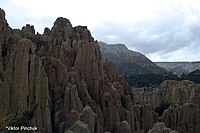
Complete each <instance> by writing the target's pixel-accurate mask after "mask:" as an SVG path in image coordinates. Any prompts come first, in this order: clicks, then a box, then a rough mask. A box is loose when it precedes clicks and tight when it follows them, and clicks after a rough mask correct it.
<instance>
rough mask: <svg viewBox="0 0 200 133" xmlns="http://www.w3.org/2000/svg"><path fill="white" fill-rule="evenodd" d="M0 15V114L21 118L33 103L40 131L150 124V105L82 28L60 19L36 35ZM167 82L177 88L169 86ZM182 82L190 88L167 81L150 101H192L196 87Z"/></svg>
mask: <svg viewBox="0 0 200 133" xmlns="http://www.w3.org/2000/svg"><path fill="white" fill-rule="evenodd" d="M0 19H1V21H0V52H1V55H0V92H1V93H0V100H1V103H0V108H1V110H0V118H2V117H5V116H6V115H7V114H8V113H10V111H11V112H12V113H14V114H16V115H17V116H22V115H23V114H24V113H23V112H26V111H27V110H28V111H30V110H32V109H33V108H34V107H36V106H37V107H36V110H35V111H34V117H33V119H32V121H33V122H34V123H35V124H36V125H37V126H38V127H39V130H38V131H39V132H41V133H43V132H44V131H45V132H47V133H52V132H59V133H62V132H74V133H75V132H79V131H80V132H81V131H82V132H87V133H90V132H91V133H103V132H111V133H115V132H121V131H122V130H125V131H127V132H138V133H139V132H147V131H148V130H149V129H150V128H152V126H153V124H154V123H155V122H156V117H155V114H154V112H153V111H152V108H151V105H150V104H147V103H144V102H143V104H141V105H138V104H137V105H136V104H135V100H134V95H133V90H132V88H131V87H130V86H129V85H128V83H127V82H126V81H125V80H124V78H123V77H122V76H120V75H118V74H117V71H116V68H115V64H114V63H112V62H102V61H101V54H100V49H99V46H98V44H97V41H94V39H93V37H92V36H91V33H90V31H89V30H88V29H87V27H85V26H77V27H74V28H73V27H72V25H71V23H70V21H69V20H68V19H66V18H62V17H60V18H58V19H57V20H56V21H55V22H54V26H53V27H52V28H51V29H48V28H45V30H44V34H42V35H40V34H35V29H34V27H33V26H31V25H26V26H25V27H23V28H22V30H12V29H11V28H10V27H9V26H8V24H7V21H6V19H5V13H4V11H3V10H0ZM171 84H172V85H175V87H176V88H178V89H177V90H176V91H174V89H171V88H173V87H171V88H169V86H170V85H171ZM176 84H178V85H176ZM181 85H182V86H187V88H194V89H191V90H190V91H189V90H187V91H183V92H182V90H181V88H182V86H179V83H176V82H172V83H171V82H170V83H168V82H166V83H165V84H164V85H163V86H161V88H163V89H161V90H162V91H163V93H162V92H161V91H160V90H158V91H156V92H154V95H153V96H152V97H150V98H149V99H150V100H149V103H152V105H154V106H157V105H159V104H160V102H163V101H166V100H167V99H168V98H170V96H174V97H175V96H176V97H178V100H176V99H170V101H171V102H173V101H174V100H176V101H174V102H180V103H181V102H182V103H183V102H184V101H185V100H187V99H185V97H187V96H188V97H189V98H188V99H189V101H194V102H196V104H197V103H198V102H199V101H198V100H199V95H198V94H196V91H197V90H198V85H190V84H189V83H187V84H184V83H181ZM175 87H174V88H175ZM168 92H170V93H168ZM179 93H180V95H179ZM147 99H148V98H147ZM197 114H198V113H195V116H196V115H197ZM167 118H168V117H165V119H164V116H163V121H164V120H166V121H168V119H167ZM183 118H184V117H183ZM187 120H189V119H187ZM195 120H196V119H195ZM197 121H198V120H197ZM196 128H197V127H195V131H196Z"/></svg>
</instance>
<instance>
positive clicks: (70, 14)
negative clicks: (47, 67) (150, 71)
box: [0, 0, 200, 61]
mask: <svg viewBox="0 0 200 133" xmlns="http://www.w3.org/2000/svg"><path fill="white" fill-rule="evenodd" d="M0 5H1V6H2V8H3V9H4V10H5V11H6V17H7V20H8V23H9V24H10V26H11V27H12V28H21V27H22V26H24V25H25V24H26V23H30V24H32V25H34V26H35V28H36V31H39V32H40V33H42V32H43V29H44V27H49V28H51V27H52V25H53V22H54V21H55V20H56V18H57V17H59V16H62V17H66V18H68V19H69V20H70V21H71V23H72V25H73V26H76V25H86V26H87V27H88V28H89V29H90V31H91V32H92V35H93V36H94V37H95V39H97V40H99V41H105V42H107V43H124V44H126V45H127V46H128V48H130V49H133V50H136V51H139V52H141V53H143V54H145V55H147V56H148V57H149V58H150V59H151V60H153V61H157V60H160V61H161V60H163V61H164V60H171V61H173V60H198V57H200V56H199V50H200V46H199V43H200V38H199V37H200V2H198V1H197V0H148V1H147V0H140V1H138V0H118V1H116V0H109V1H107V0H101V1H97V0H85V1H83V0H73V1H70V0H57V1H53V0H42V1H41V0H30V1H28V2H27V0H1V1H0Z"/></svg>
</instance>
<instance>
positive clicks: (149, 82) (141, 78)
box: [124, 73, 180, 88]
mask: <svg viewBox="0 0 200 133" xmlns="http://www.w3.org/2000/svg"><path fill="white" fill-rule="evenodd" d="M124 77H125V78H126V80H127V81H128V83H129V85H130V86H133V87H139V88H141V87H155V86H158V85H160V84H161V83H162V82H163V81H164V80H180V78H178V77H177V76H176V75H173V74H172V73H166V74H139V75H138V74H136V75H124Z"/></svg>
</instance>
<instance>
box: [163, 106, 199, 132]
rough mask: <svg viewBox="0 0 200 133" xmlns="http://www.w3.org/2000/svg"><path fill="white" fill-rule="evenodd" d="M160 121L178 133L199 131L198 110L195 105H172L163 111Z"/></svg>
mask: <svg viewBox="0 0 200 133" xmlns="http://www.w3.org/2000/svg"><path fill="white" fill-rule="evenodd" d="M161 120H162V121H163V122H165V123H166V126H167V127H169V128H171V129H174V130H177V131H178V132H180V133H198V132H199V131H200V110H199V108H197V107H196V105H195V104H192V103H186V104H184V105H182V106H179V105H173V106H170V107H169V108H168V109H167V110H165V112H164V114H163V116H162V117H161Z"/></svg>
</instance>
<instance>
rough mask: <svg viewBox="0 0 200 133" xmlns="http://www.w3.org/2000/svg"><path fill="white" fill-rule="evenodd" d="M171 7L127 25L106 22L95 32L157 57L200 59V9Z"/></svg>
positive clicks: (178, 59)
mask: <svg viewBox="0 0 200 133" xmlns="http://www.w3.org/2000/svg"><path fill="white" fill-rule="evenodd" d="M167 8H168V9H167V10H166V9H160V10H158V11H157V12H156V14H154V16H152V17H151V18H147V19H143V20H140V21H138V22H133V23H131V24H127V25H126V23H124V24H117V23H109V22H105V23H104V24H103V25H102V26H101V27H97V28H96V29H94V30H93V32H94V35H95V36H96V35H97V36H96V38H98V39H99V40H105V41H106V42H109V43H117V42H118V43H119V42H120V43H125V44H126V45H127V46H128V47H129V48H131V49H133V50H136V51H139V52H142V53H143V54H146V55H147V56H148V57H149V58H150V59H152V60H153V61H164V60H171V61H183V60H199V57H200V56H199V55H200V54H199V49H200V45H199V43H200V11H199V10H198V9H195V8H194V7H191V6H186V5H184V6H182V5H176V4H174V3H173V5H172V6H169V7H167ZM98 33H102V35H101V34H100V36H99V34H98ZM109 36H115V38H109Z"/></svg>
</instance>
